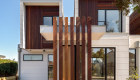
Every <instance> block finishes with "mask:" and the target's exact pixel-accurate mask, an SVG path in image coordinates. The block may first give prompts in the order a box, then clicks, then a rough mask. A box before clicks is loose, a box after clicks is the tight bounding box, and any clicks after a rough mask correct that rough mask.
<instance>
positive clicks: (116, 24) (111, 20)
mask: <svg viewBox="0 0 140 80" xmlns="http://www.w3.org/2000/svg"><path fill="white" fill-rule="evenodd" d="M121 15H122V14H121V12H120V11H119V10H98V25H106V26H107V27H106V31H107V32H121V31H122V27H121Z"/></svg>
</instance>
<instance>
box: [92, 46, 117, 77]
mask: <svg viewBox="0 0 140 80" xmlns="http://www.w3.org/2000/svg"><path fill="white" fill-rule="evenodd" d="M91 65H92V67H91V70H92V73H91V78H92V79H96V80H115V48H92V54H91Z"/></svg>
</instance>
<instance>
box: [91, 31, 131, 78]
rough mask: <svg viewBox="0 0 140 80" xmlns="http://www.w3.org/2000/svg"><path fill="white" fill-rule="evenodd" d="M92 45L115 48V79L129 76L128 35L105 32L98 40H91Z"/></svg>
mask: <svg viewBox="0 0 140 80" xmlns="http://www.w3.org/2000/svg"><path fill="white" fill-rule="evenodd" d="M92 47H115V48H116V80H126V78H128V77H129V35H128V34H124V33H111V34H109V33H106V34H105V35H104V36H103V37H102V38H101V39H100V40H92Z"/></svg>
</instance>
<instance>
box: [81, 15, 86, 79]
mask: <svg viewBox="0 0 140 80" xmlns="http://www.w3.org/2000/svg"><path fill="white" fill-rule="evenodd" d="M85 20H86V18H85V17H82V80H85Z"/></svg>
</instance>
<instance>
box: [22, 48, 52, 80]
mask: <svg viewBox="0 0 140 80" xmlns="http://www.w3.org/2000/svg"><path fill="white" fill-rule="evenodd" d="M23 54H43V61H23ZM48 54H52V52H49V53H45V52H43V53H29V52H28V51H26V50H24V49H22V52H21V56H20V60H21V61H20V80H48Z"/></svg>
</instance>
